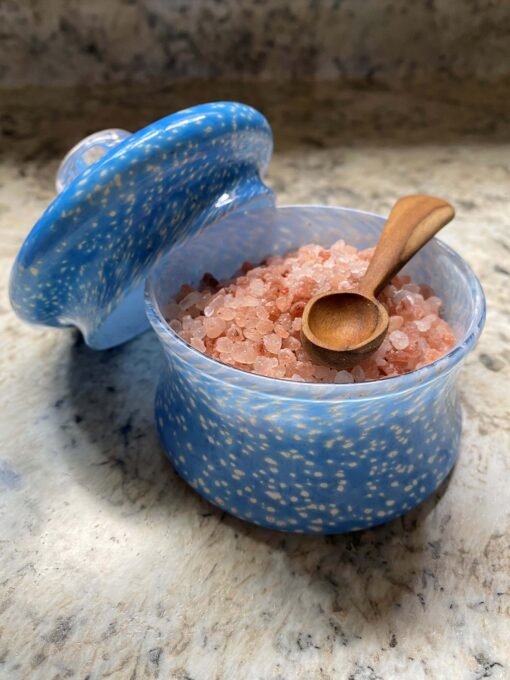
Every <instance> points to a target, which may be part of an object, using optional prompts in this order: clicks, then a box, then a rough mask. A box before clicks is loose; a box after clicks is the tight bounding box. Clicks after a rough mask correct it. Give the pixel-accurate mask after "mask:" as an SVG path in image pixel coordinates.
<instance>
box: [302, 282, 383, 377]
mask: <svg viewBox="0 0 510 680" xmlns="http://www.w3.org/2000/svg"><path fill="white" fill-rule="evenodd" d="M388 323H389V317H388V312H387V311H386V309H385V307H384V306H383V305H382V304H381V303H380V302H379V301H378V300H376V299H375V298H373V297H371V296H369V295H365V294H364V293H361V292H359V291H346V292H344V291H339V292H337V293H321V294H319V295H316V296H315V297H314V298H312V299H311V300H310V302H309V303H308V305H307V306H306V308H305V311H304V313H303V327H306V328H307V329H308V332H307V333H306V334H305V333H304V332H303V331H302V332H301V341H302V343H303V346H304V348H305V350H306V352H307V353H308V354H309V355H311V356H313V358H314V359H315V360H316V361H319V362H320V363H327V364H328V365H330V366H332V367H334V368H338V369H346V368H352V367H353V366H355V365H356V364H357V363H359V362H360V361H362V359H363V358H364V357H365V355H368V354H371V353H372V352H375V350H376V349H377V348H378V347H379V346H380V345H381V343H382V341H383V339H384V336H385V335H386V331H387V329H388ZM360 338H361V340H360ZM316 347H317V348H319V349H318V350H316V349H315V348H316Z"/></svg>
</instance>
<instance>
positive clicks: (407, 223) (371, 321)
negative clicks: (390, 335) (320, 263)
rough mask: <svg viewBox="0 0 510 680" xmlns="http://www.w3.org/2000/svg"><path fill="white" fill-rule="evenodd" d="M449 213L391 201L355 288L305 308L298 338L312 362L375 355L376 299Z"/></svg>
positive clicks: (382, 330)
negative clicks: (372, 251) (381, 228)
mask: <svg viewBox="0 0 510 680" xmlns="http://www.w3.org/2000/svg"><path fill="white" fill-rule="evenodd" d="M454 215H455V211H454V209H453V207H452V206H451V205H450V204H449V203H447V202H446V201H443V200H441V199H440V198H434V197H433V196H423V195H417V196H404V197H403V198H400V199H399V200H398V201H397V202H396V203H395V205H394V206H393V209H392V211H391V214H390V216H389V218H388V221H387V222H386V224H385V226H384V229H383V232H382V234H381V237H380V238H379V242H378V244H377V247H376V249H375V252H374V255H373V257H372V259H371V261H370V264H369V266H368V269H367V271H366V273H365V275H364V276H363V278H362V279H361V280H360V282H359V283H358V286H357V288H355V289H353V290H349V291H336V292H330V293H320V294H319V295H316V296H315V297H313V298H312V299H311V300H310V301H309V302H308V304H307V305H306V307H305V309H304V312H303V320H302V327H301V340H302V342H303V347H304V348H305V350H306V352H307V353H308V354H309V356H310V357H311V358H312V359H313V360H314V361H316V362H318V363H321V364H326V365H327V366H332V367H334V368H338V369H345V368H352V366H354V365H355V364H357V363H359V362H360V361H362V360H363V359H366V357H368V356H369V355H370V354H372V353H373V352H375V351H376V349H377V348H378V347H379V346H380V345H381V343H382V341H383V339H384V336H385V335H386V332H387V330H388V323H389V318H388V313H387V311H386V309H385V308H384V307H383V305H382V304H381V303H380V302H378V301H377V300H376V296H377V295H378V294H379V293H380V292H381V291H382V289H383V288H384V287H385V286H386V285H387V284H388V283H389V282H390V281H391V279H392V278H393V277H394V276H395V274H396V273H397V272H398V271H400V269H402V267H403V266H404V265H405V264H406V262H408V261H409V260H410V259H411V258H412V257H413V255H415V254H416V253H417V252H418V251H419V250H420V248H422V247H423V246H424V245H425V244H426V243H427V242H428V241H429V240H430V239H431V238H432V237H433V236H434V234H436V233H437V232H438V231H439V229H441V228H442V227H444V226H445V225H446V224H448V222H449V221H450V220H451V219H452V218H453V217H454Z"/></svg>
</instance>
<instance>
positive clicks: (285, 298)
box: [167, 241, 455, 384]
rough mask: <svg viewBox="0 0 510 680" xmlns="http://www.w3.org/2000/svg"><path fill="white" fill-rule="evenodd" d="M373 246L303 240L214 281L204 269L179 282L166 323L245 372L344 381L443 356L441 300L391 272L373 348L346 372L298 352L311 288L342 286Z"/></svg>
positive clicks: (446, 332) (445, 338)
mask: <svg viewBox="0 0 510 680" xmlns="http://www.w3.org/2000/svg"><path fill="white" fill-rule="evenodd" d="M372 253H373V249H371V248H369V249H367V250H362V251H357V250H356V248H354V247H353V246H349V245H346V244H345V243H344V242H343V241H337V242H336V243H334V244H333V245H332V246H331V248H329V249H326V248H323V247H322V246H318V245H315V244H309V245H306V246H302V247H301V248H299V249H298V250H296V251H293V252H291V253H288V254H287V255H285V256H274V257H269V258H268V259H267V260H266V261H265V263H262V264H261V265H259V266H257V267H253V266H252V265H250V264H249V263H244V264H243V266H242V268H241V273H240V274H239V275H238V276H237V277H236V278H233V279H231V280H229V281H224V282H221V283H219V282H218V281H217V280H216V279H215V278H214V277H213V276H212V275H211V274H205V275H204V279H203V281H202V284H201V286H200V288H199V289H198V290H195V289H194V288H192V287H191V286H188V285H183V286H182V287H181V290H180V291H179V294H178V295H177V296H176V298H175V300H173V301H172V302H171V303H170V304H169V305H168V308H167V318H168V319H169V325H170V327H171V328H172V329H173V330H174V331H175V332H176V333H178V334H179V335H180V336H181V337H182V338H183V339H184V340H185V341H186V342H189V344H190V345H191V346H192V347H195V349H198V350H199V351H201V352H205V353H206V354H208V355H209V356H211V357H213V358H215V359H217V360H219V361H222V362H224V363H227V364H230V365H232V366H234V367H236V368H240V369H242V370H245V371H252V372H254V373H258V374H260V375H264V376H268V377H271V378H286V379H287V380H295V381H299V382H322V383H337V384H348V383H353V382H364V381H365V380H377V379H379V378H384V377H391V376H396V375H400V374H402V373H407V372H409V371H413V370H415V369H417V368H421V367H422V366H425V365H426V364H428V363H430V362H432V361H436V359H438V358H440V357H441V356H443V355H444V354H445V353H446V352H447V351H448V350H449V349H451V347H452V346H453V344H454V342H455V338H454V335H453V332H452V330H451V328H450V326H449V325H448V324H447V323H446V321H444V320H443V319H441V318H440V316H439V310H440V307H441V300H440V299H439V298H438V297H436V296H435V295H434V291H433V290H432V289H431V288H430V287H429V286H427V285H425V284H421V285H417V284H415V283H414V282H413V281H411V279H410V277H409V276H397V277H395V278H394V279H393V281H392V282H391V284H390V285H388V286H386V288H385V289H384V290H383V292H382V293H381V295H380V298H379V299H380V301H381V302H382V304H383V305H384V306H385V307H386V309H387V311H388V315H389V331H388V335H387V336H386V338H385V339H384V341H383V343H382V345H381V347H380V348H379V349H378V350H377V352H375V353H374V354H373V355H372V356H371V357H369V358H368V359H365V360H364V361H362V362H361V363H360V364H359V365H358V366H355V367H354V368H353V369H352V370H350V371H336V370H334V369H331V368H329V367H325V366H319V365H317V364H314V363H313V362H312V361H311V360H310V358H309V357H308V355H307V354H306V352H305V351H304V350H303V347H302V344H301V339H300V330H301V316H302V314H303V309H304V307H305V305H306V303H307V301H308V300H309V299H310V297H312V296H313V295H316V294H317V293H321V292H326V291H330V290H335V289H338V290H348V289H350V288H352V287H354V286H355V285H356V284H357V282H358V281H359V279H360V278H361V276H362V275H363V274H364V272H365V271H366V268H367V266H368V263H369V261H370V258H371V257H372Z"/></svg>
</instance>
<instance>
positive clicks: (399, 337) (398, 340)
mask: <svg viewBox="0 0 510 680" xmlns="http://www.w3.org/2000/svg"><path fill="white" fill-rule="evenodd" d="M388 337H389V339H390V342H391V344H392V345H393V347H394V348H395V349H405V348H406V347H407V346H408V345H409V337H408V336H407V335H406V334H405V333H402V331H392V332H391V333H390V334H389V336H388Z"/></svg>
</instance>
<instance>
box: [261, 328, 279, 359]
mask: <svg viewBox="0 0 510 680" xmlns="http://www.w3.org/2000/svg"><path fill="white" fill-rule="evenodd" d="M262 342H263V343H264V347H265V348H266V349H267V351H268V352H270V353H271V354H276V353H277V352H278V350H279V349H280V348H281V346H282V339H281V338H280V336H279V335H276V333H270V334H269V335H266V336H265V337H264V339H263V341H262Z"/></svg>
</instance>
